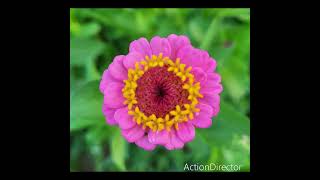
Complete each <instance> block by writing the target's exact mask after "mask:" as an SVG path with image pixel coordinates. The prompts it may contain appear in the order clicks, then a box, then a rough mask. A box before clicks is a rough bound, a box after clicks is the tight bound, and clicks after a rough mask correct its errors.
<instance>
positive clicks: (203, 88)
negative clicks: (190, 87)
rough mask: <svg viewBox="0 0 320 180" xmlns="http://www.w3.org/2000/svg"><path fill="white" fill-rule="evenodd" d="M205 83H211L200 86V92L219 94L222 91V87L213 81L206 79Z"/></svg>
mask: <svg viewBox="0 0 320 180" xmlns="http://www.w3.org/2000/svg"><path fill="white" fill-rule="evenodd" d="M207 84H211V85H209V86H201V89H200V93H201V94H212V95H213V94H219V93H221V92H222V90H223V88H222V85H221V84H214V82H210V81H207Z"/></svg>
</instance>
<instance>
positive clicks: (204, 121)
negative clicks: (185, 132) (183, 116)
mask: <svg viewBox="0 0 320 180" xmlns="http://www.w3.org/2000/svg"><path fill="white" fill-rule="evenodd" d="M197 107H198V108H200V112H198V113H195V118H194V119H192V120H191V121H190V122H191V123H192V124H193V125H194V126H196V127H198V128H208V127H210V126H211V124H212V119H211V118H212V112H213V110H212V107H211V106H209V105H207V104H202V103H199V104H198V105H197Z"/></svg>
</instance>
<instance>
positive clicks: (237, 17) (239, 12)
mask: <svg viewBox="0 0 320 180" xmlns="http://www.w3.org/2000/svg"><path fill="white" fill-rule="evenodd" d="M169 34H180V35H182V34H183V35H186V36H188V37H189V38H190V40H191V43H192V45H193V46H194V47H196V48H201V49H204V50H207V51H208V52H209V54H210V56H212V57H213V58H214V59H215V60H216V61H217V64H218V66H217V72H218V73H220V74H221V76H222V84H223V88H224V90H223V92H222V94H221V110H220V113H219V114H218V116H217V117H216V118H214V119H213V124H212V126H211V127H210V128H208V129H196V137H195V139H194V140H193V141H192V142H190V143H187V144H186V145H185V147H184V148H183V149H182V150H174V151H168V150H166V149H165V148H164V147H159V146H158V147H157V148H156V149H155V150H154V151H151V152H148V151H144V150H143V149H141V148H138V147H137V146H136V145H135V144H130V143H128V142H126V141H125V140H124V139H123V138H122V137H121V135H120V131H119V128H118V127H116V126H109V125H107V124H106V123H105V118H104V116H103V114H102V101H103V95H102V94H101V93H100V91H99V81H100V78H101V75H102V73H103V71H104V70H105V69H106V68H107V67H108V65H109V64H110V63H111V62H112V60H113V58H114V56H116V55H119V54H123V55H125V54H127V53H128V48H129V44H130V42H131V41H133V40H135V39H138V38H140V37H146V38H147V39H148V40H150V39H151V38H152V37H153V36H155V35H159V36H161V37H165V36H167V35H169ZM249 61H250V9H220V8H219V9H175V8H166V9H160V8H154V9H151V8H150V9H70V101H71V102H70V111H71V112H70V171H71V172H74V171H183V168H184V165H185V163H188V164H189V165H190V164H199V165H200V164H210V163H215V164H216V165H223V164H225V165H228V164H234V165H240V166H241V171H250V75H249V74H250V71H249V70H250V69H249Z"/></svg>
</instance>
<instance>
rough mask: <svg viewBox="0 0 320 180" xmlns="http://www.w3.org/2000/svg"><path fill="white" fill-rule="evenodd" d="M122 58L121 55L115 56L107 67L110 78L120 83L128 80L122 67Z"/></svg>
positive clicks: (125, 70) (126, 73)
mask: <svg viewBox="0 0 320 180" xmlns="http://www.w3.org/2000/svg"><path fill="white" fill-rule="evenodd" d="M124 58H125V56H123V55H120V56H116V57H115V58H114V59H113V62H112V63H111V64H110V65H109V72H110V74H111V76H112V77H114V78H115V79H117V80H120V81H122V80H124V79H127V78H128V71H127V69H126V68H125V67H124V65H123V60H124Z"/></svg>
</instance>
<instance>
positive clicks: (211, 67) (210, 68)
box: [204, 57, 217, 72]
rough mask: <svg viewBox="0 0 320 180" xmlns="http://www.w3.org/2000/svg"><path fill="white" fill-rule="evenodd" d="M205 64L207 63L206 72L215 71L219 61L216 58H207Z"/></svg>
mask: <svg viewBox="0 0 320 180" xmlns="http://www.w3.org/2000/svg"><path fill="white" fill-rule="evenodd" d="M205 64H206V66H205V69H204V70H205V71H206V72H213V71H215V70H216V67H217V62H216V60H214V59H213V58H211V57H210V58H207V59H206V60H205Z"/></svg>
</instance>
